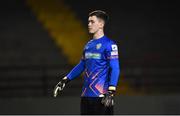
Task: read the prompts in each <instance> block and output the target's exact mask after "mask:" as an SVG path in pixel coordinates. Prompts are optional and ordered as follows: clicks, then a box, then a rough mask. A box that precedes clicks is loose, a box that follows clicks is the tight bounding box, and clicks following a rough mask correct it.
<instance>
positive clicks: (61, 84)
mask: <svg viewBox="0 0 180 116" xmlns="http://www.w3.org/2000/svg"><path fill="white" fill-rule="evenodd" d="M68 82H69V79H68V78H66V79H62V80H61V81H59V83H58V84H57V85H56V86H55V88H54V94H53V95H54V97H56V96H57V95H58V91H62V90H63V89H64V87H65V86H66V84H67V83H68Z"/></svg>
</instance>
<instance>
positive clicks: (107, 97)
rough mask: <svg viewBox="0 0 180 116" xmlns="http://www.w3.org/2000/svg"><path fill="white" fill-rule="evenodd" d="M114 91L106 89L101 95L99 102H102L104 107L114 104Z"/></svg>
mask: <svg viewBox="0 0 180 116" xmlns="http://www.w3.org/2000/svg"><path fill="white" fill-rule="evenodd" d="M113 93H114V91H108V92H107V93H106V94H105V96H104V97H103V99H102V101H101V103H102V104H104V106H105V107H111V106H113V105H114V98H113V96H114V94H113Z"/></svg>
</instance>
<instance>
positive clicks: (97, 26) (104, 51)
mask: <svg viewBox="0 0 180 116" xmlns="http://www.w3.org/2000/svg"><path fill="white" fill-rule="evenodd" d="M107 20H108V15H107V14H106V13H105V12H104V11H100V10H96V11H93V12H91V13H90V14H89V18H88V30H89V33H90V34H92V37H93V38H92V39H91V40H90V41H89V42H88V43H87V44H86V45H85V47H84V51H83V55H82V59H81V60H80V62H79V64H77V65H76V66H75V67H74V68H73V69H72V70H71V72H70V73H69V74H68V75H67V76H65V77H64V78H63V79H62V80H61V81H60V82H59V83H58V84H57V85H56V87H55V89H54V97H56V96H57V94H58V91H62V90H63V89H64V87H65V85H66V84H67V83H68V82H69V81H71V80H73V79H74V78H75V77H78V76H79V75H80V74H81V73H82V72H84V84H83V88H82V94H81V114H113V105H114V101H113V96H114V93H115V91H116V86H117V83H118V80H119V73H120V69H119V60H118V47H117V45H116V43H114V42H113V41H112V40H111V39H109V38H108V37H106V36H105V35H104V26H105V24H106V22H107Z"/></svg>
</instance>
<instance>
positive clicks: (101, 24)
mask: <svg viewBox="0 0 180 116" xmlns="http://www.w3.org/2000/svg"><path fill="white" fill-rule="evenodd" d="M99 21H100V26H101V28H104V25H105V22H104V21H103V20H101V19H100V20H99Z"/></svg>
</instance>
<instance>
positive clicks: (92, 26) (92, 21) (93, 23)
mask: <svg viewBox="0 0 180 116" xmlns="http://www.w3.org/2000/svg"><path fill="white" fill-rule="evenodd" d="M103 27H104V21H103V20H102V19H99V18H97V17H96V16H90V17H89V19H88V30H89V33H91V34H94V33H96V32H97V31H98V30H99V29H103Z"/></svg>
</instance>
